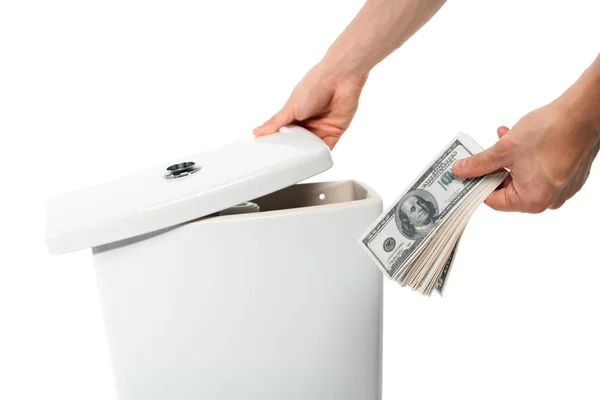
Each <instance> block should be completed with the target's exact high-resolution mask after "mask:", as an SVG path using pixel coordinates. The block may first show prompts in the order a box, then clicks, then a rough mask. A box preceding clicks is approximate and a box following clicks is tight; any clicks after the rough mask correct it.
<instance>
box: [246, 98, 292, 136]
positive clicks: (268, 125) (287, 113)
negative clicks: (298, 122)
mask: <svg viewBox="0 0 600 400" xmlns="http://www.w3.org/2000/svg"><path fill="white" fill-rule="evenodd" d="M293 121H294V112H293V107H292V106H289V105H287V104H286V105H285V106H284V107H283V108H282V109H281V110H280V111H279V112H278V113H277V114H275V115H273V116H272V117H271V119H269V120H268V121H267V122H265V123H264V124H262V125H261V126H259V127H258V128H256V129H254V131H253V133H254V135H255V136H264V135H268V134H270V133H275V132H277V131H278V130H279V129H280V128H281V127H282V126H285V125H288V124H290V123H291V122H293Z"/></svg>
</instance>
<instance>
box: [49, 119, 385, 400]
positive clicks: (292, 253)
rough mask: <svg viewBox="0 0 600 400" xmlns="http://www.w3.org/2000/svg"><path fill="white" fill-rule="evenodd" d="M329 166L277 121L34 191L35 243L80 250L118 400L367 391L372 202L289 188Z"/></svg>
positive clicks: (289, 398)
mask: <svg viewBox="0 0 600 400" xmlns="http://www.w3.org/2000/svg"><path fill="white" fill-rule="evenodd" d="M215 153H217V155H215ZM331 164H332V163H331V158H330V155H329V151H328V150H327V148H326V146H325V145H324V144H323V143H322V142H321V141H320V140H319V139H318V138H316V137H315V136H314V135H312V133H310V132H308V131H306V130H304V129H302V128H299V127H287V128H284V129H283V132H280V133H277V134H274V135H270V136H266V137H263V138H258V139H254V138H252V139H248V140H245V141H243V142H238V143H237V144H234V145H230V146H227V147H224V148H222V149H219V150H215V151H212V152H208V153H203V154H199V155H196V156H191V157H189V158H186V159H185V160H183V161H182V162H179V163H175V164H172V165H166V166H165V165H162V166H159V167H156V168H152V169H149V170H146V171H141V172H139V173H137V174H134V175H132V176H130V177H126V178H123V179H120V180H118V181H114V182H112V183H110V184H106V185H101V186H98V187H94V188H88V189H86V190H84V191H80V192H74V193H71V194H68V195H66V196H63V197H61V198H57V199H55V200H54V201H53V202H51V203H50V205H49V207H48V230H47V242H48V246H49V249H50V251H51V252H53V253H62V252H66V251H73V250H78V249H81V248H88V247H89V248H92V249H93V257H94V265H95V269H96V274H97V277H98V285H99V291H100V298H101V301H102V307H103V313H104V320H105V325H106V332H107V337H108V343H109V350H110V356H111V360H112V368H113V372H114V373H113V375H114V378H115V384H116V389H117V393H118V398H119V400H192V399H193V400H198V399H211V400H212V399H215V400H216V399H222V400H243V399H252V400H271V399H273V400H296V399H297V400H320V399H322V400H379V399H380V398H381V344H382V343H381V340H382V330H381V329H382V280H383V278H382V275H381V273H380V272H379V270H378V269H377V267H375V266H374V265H373V264H372V263H371V262H370V260H369V259H368V257H367V256H366V254H365V253H364V252H363V251H362V250H361V249H360V247H359V246H358V244H357V238H358V237H359V235H360V234H361V233H362V232H363V231H364V230H365V229H366V227H367V226H369V225H370V224H371V223H372V222H373V220H375V219H376V218H377V217H378V216H379V215H380V214H381V211H382V204H381V199H380V198H379V197H378V196H377V195H376V194H375V193H374V192H373V191H372V190H371V189H370V188H368V187H367V186H365V185H364V184H362V183H359V182H356V181H341V182H326V183H305V184H294V183H295V182H298V181H300V180H303V179H305V178H307V177H309V176H312V175H315V174H317V173H319V172H321V171H323V170H325V169H327V168H329V167H330V166H331ZM169 168H170V169H169ZM174 171H175V172H176V174H175V176H173V175H172V172H174ZM177 175H180V176H177ZM244 201H249V202H250V204H246V205H244V206H243V207H241V208H238V209H234V210H233V211H232V209H231V207H232V206H236V205H238V204H239V203H242V202H244ZM224 209H228V210H229V212H222V213H220V212H219V211H221V210H224Z"/></svg>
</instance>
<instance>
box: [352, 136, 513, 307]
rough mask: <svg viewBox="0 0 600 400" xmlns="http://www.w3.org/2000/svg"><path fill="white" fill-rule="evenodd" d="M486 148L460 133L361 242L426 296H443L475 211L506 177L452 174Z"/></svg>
mask: <svg viewBox="0 0 600 400" xmlns="http://www.w3.org/2000/svg"><path fill="white" fill-rule="evenodd" d="M482 150H483V149H482V148H481V147H480V146H479V145H478V144H477V143H475V141H474V140H473V139H472V138H471V137H470V136H468V135H466V134H464V133H459V134H458V135H457V136H456V137H455V138H454V139H453V140H452V141H451V142H450V143H449V144H448V145H447V146H446V147H445V148H444V149H443V151H442V152H441V153H440V154H439V155H438V157H436V159H435V160H434V161H433V162H432V163H430V165H429V166H428V167H427V168H426V169H425V171H423V172H422V173H421V174H420V175H419V177H418V178H417V179H416V180H415V181H414V182H413V184H412V185H410V187H409V188H408V189H407V190H405V191H404V193H403V194H402V195H401V196H400V197H399V198H398V199H396V201H395V202H394V203H393V205H392V206H391V207H389V208H388V209H387V210H385V211H384V213H383V214H382V215H381V217H380V218H379V219H378V220H377V221H375V223H373V224H372V225H371V226H370V227H369V228H368V229H367V231H366V232H365V233H364V234H363V236H362V237H361V239H360V244H361V246H362V247H363V248H364V249H365V251H366V252H367V254H369V255H370V256H371V258H372V259H373V260H374V261H375V262H376V263H377V265H378V266H379V267H380V268H381V270H382V272H383V273H384V275H386V276H387V277H388V278H390V279H393V280H395V281H396V282H398V283H400V284H401V285H402V286H409V287H410V288H412V289H413V290H416V291H418V292H420V293H422V294H424V295H427V296H429V295H431V293H432V292H433V290H434V289H435V290H437V291H438V292H439V293H440V294H441V293H442V292H443V288H444V286H445V282H446V279H447V276H448V273H449V271H450V268H451V267H452V262H453V260H454V256H455V254H456V248H457V246H458V242H459V240H460V237H461V234H462V232H463V230H464V229H465V227H466V225H467V223H468V221H469V219H470V218H471V216H472V215H473V213H474V212H475V210H476V209H477V207H478V206H479V205H480V204H481V203H482V202H483V201H484V200H485V199H486V198H487V197H488V196H489V195H490V193H492V192H493V191H494V189H496V188H497V187H498V186H499V185H500V184H501V183H502V181H504V180H505V179H506V177H507V176H508V172H507V171H506V170H504V169H500V170H498V171H495V172H492V173H490V174H488V175H485V176H481V177H474V178H461V177H458V176H456V175H455V174H454V172H453V170H452V166H453V164H454V162H455V161H457V160H459V159H464V158H467V157H470V156H473V155H474V154H477V153H480V152H481V151H482Z"/></svg>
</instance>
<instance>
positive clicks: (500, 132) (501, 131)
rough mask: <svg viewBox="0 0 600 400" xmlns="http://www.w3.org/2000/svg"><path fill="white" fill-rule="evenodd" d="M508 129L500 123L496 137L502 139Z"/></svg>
mask: <svg viewBox="0 0 600 400" xmlns="http://www.w3.org/2000/svg"><path fill="white" fill-rule="evenodd" d="M509 131H510V129H509V128H508V127H506V126H504V125H502V126H501V127H499V128H498V131H497V132H498V139H502V138H503V137H504V136H505V135H506V134H507V133H508V132H509Z"/></svg>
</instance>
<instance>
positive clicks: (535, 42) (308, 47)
mask: <svg viewBox="0 0 600 400" xmlns="http://www.w3.org/2000/svg"><path fill="white" fill-rule="evenodd" d="M595 3H596V2H593V1H589V0H581V1H569V2H564V1H560V2H559V1H555V2H552V1H517V0H511V1H507V0H504V1H485V2H484V1H475V0H470V1H466V0H462V1H456V2H450V3H448V4H447V5H446V6H445V7H444V8H443V9H442V10H441V11H440V12H439V13H438V14H437V15H436V16H435V17H434V18H433V20H432V21H431V22H430V23H429V24H428V25H427V26H426V27H425V28H424V29H422V30H421V31H420V32H419V33H417V35H415V36H414V37H413V39H412V40H410V41H409V42H408V43H407V44H406V45H405V46H404V47H403V48H401V49H400V50H399V51H397V52H396V53H395V54H393V55H392V56H391V57H389V58H388V59H387V60H385V61H384V62H383V63H382V64H380V65H379V66H378V67H376V68H375V69H374V70H373V71H372V74H371V76H370V78H369V82H368V83H367V86H366V88H365V90H364V94H363V96H362V98H361V106H360V108H359V112H358V114H357V116H356V118H355V120H354V122H353V124H352V126H351V128H350V130H349V131H348V132H347V133H346V135H345V136H344V137H343V138H342V140H341V142H340V143H339V145H338V146H337V148H336V149H335V150H334V161H335V166H334V168H333V169H331V170H330V171H327V172H326V173H323V174H322V175H320V176H318V177H316V178H314V179H313V180H338V179H347V178H354V179H359V180H362V181H364V182H366V183H368V184H369V185H371V186H372V187H373V188H374V189H375V190H376V191H378V192H379V193H380V194H381V196H382V197H383V199H384V205H385V206H387V205H389V204H390V203H391V202H392V201H393V200H394V198H395V197H396V196H398V195H399V194H400V192H401V191H402V190H403V189H404V187H405V186H406V185H407V184H408V183H409V182H410V181H412V180H413V178H414V176H415V174H417V173H419V172H420V171H421V170H422V168H423V167H424V163H426V162H428V161H429V160H430V158H432V157H433V156H434V155H435V154H437V153H438V152H439V150H440V148H441V146H443V145H444V144H445V143H446V142H447V141H448V140H449V139H450V138H451V136H453V135H454V134H455V133H456V132H457V131H459V130H464V131H466V132H468V133H470V134H471V135H472V136H473V137H474V138H475V139H476V140H477V141H478V142H479V143H480V144H481V145H483V146H485V147H487V146H489V145H491V144H492V143H493V142H494V141H495V128H496V126H497V125H500V124H507V125H509V126H510V125H512V124H514V123H515V122H516V121H517V120H518V118H519V117H520V116H522V115H524V114H525V113H527V112H528V111H530V110H532V109H534V108H537V107H539V106H541V105H544V104H546V103H547V102H549V101H551V100H552V99H554V98H555V97H556V96H558V95H560V94H561V93H562V91H563V90H564V89H566V88H567V87H568V86H569V85H570V84H571V83H572V82H573V81H574V80H576V79H577V77H578V76H579V74H580V73H581V72H582V71H583V70H584V69H585V68H586V67H587V66H588V65H589V64H590V63H591V62H592V60H593V59H594V58H595V56H596V55H597V54H598V51H599V49H600V48H599V47H598V43H599V42H598V38H600V24H598V22H597V21H598V19H597V18H598V5H597V4H595ZM361 5H362V1H359V0H345V1H341V0H340V1H333V0H330V1H324V0H303V1H289V0H277V1H267V0H255V1H227V2H217V1H205V2H199V1H162V2H158V1H141V0H139V1H134V0H126V1H123V0H120V1H102V2H82V1H65V0H60V1H52V2H49V1H16V0H5V1H3V2H2V3H0V135H1V141H0V163H1V166H2V169H1V170H2V178H1V179H2V183H1V186H0V187H1V189H0V191H1V192H0V235H1V237H0V239H1V241H0V399H6V400H15V399H54V398H57V399H62V400H69V399H76V400H81V399H86V400H93V399H102V400H111V399H114V398H115V392H114V389H113V384H112V377H111V370H110V364H109V358H108V354H107V345H106V342H105V338H104V330H103V329H104V327H103V322H102V314H101V308H100V304H99V299H98V296H97V293H96V282H95V276H94V271H93V269H92V259H91V256H90V253H89V251H80V252H76V253H73V254H68V255H64V256H50V255H48V254H47V252H46V249H45V243H44V222H45V221H44V218H45V215H44V213H45V202H46V201H47V200H48V199H49V198H50V197H52V196H55V195H59V194H61V193H64V192H66V191H70V190H74V189H77V188H80V187H83V186H87V185H89V184H94V183H99V182H103V181H106V180H109V179H112V178H116V177H119V176H121V175H123V174H124V173H129V172H131V171H134V170H136V169H140V168H143V167H146V166H153V165H155V164H156V163H157V162H162V161H163V160H171V159H173V158H177V157H179V156H182V155H186V154H190V153H196V152H200V151H203V150H206V149H209V148H213V147H218V146H222V145H223V144H226V143H229V142H232V141H236V140H240V139H243V138H246V137H248V136H249V135H250V134H251V129H252V128H254V126H256V125H258V124H260V123H261V122H263V120H264V119H266V118H267V117H269V116H270V115H271V114H272V113H273V112H275V111H276V110H277V109H278V108H279V107H280V106H281V105H282V104H283V102H284V101H285V100H286V99H287V96H288V94H289V93H290V91H291V89H292V88H293V86H294V85H295V84H296V83H297V81H298V80H299V79H300V78H301V77H302V75H303V74H304V73H305V72H306V71H307V70H308V69H309V68H310V67H311V66H312V65H313V64H314V63H315V62H317V61H318V60H319V59H320V57H321V56H322V55H323V53H324V51H325V50H326V49H327V47H328V46H329V44H330V43H331V42H332V41H333V40H334V39H335V37H336V36H337V35H338V34H339V33H340V32H341V31H342V29H343V28H344V27H345V26H346V24H347V23H348V22H349V21H350V20H351V18H352V17H353V16H354V15H355V13H356V12H357V11H358V10H359V8H360V6H361ZM599 168H600V167H599V165H598V164H597V165H595V166H594V168H593V170H592V173H591V176H590V179H589V180H588V183H587V184H586V186H585V187H584V189H583V190H582V191H581V192H580V193H579V194H578V195H577V196H576V197H575V198H574V199H572V200H571V201H569V202H567V204H566V205H565V206H564V208H563V209H560V210H558V211H553V212H546V213H544V214H541V215H520V214H501V213H496V212H493V211H491V210H490V209H488V208H486V207H485V206H482V207H481V208H480V209H479V210H478V212H477V213H476V214H475V216H474V218H473V219H472V221H471V223H470V225H469V226H468V228H467V231H466V233H465V235H464V238H463V240H462V243H461V248H460V253H459V254H458V257H457V259H456V263H455V265H454V269H453V271H452V274H451V276H450V281H449V284H448V287H447V292H446V296H445V298H444V299H443V300H442V299H439V298H432V299H427V298H422V297H420V296H418V295H416V294H414V293H412V292H410V291H409V290H406V289H402V288H400V287H397V286H396V285H395V284H392V283H389V282H388V283H386V286H385V290H386V293H385V334H384V340H385V343H384V372H383V399H384V400H390V399H436V400H438V399H441V398H460V399H483V398H485V399H506V398H516V399H531V398H561V399H565V398H574V399H575V398H576V399H597V398H599V397H600V387H598V386H597V384H598V376H600V361H599V360H600V341H599V340H598V338H599V337H600V328H599V321H600V318H599V314H600V312H599V309H600V307H599V306H600V292H599V290H598V287H599V282H600V269H599V268H598V266H599V264H600V262H599V261H598V230H597V226H598V225H599V224H600V217H599V216H598V212H597V205H598V202H599V201H600V170H599ZM374 268H375V266H374Z"/></svg>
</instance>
